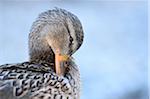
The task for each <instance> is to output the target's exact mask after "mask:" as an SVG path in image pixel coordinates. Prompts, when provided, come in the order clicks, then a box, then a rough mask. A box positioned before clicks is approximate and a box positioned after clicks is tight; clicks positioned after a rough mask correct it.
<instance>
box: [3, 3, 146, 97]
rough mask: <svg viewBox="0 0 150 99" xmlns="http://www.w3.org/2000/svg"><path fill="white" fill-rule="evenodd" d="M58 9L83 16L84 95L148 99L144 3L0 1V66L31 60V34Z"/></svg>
mask: <svg viewBox="0 0 150 99" xmlns="http://www.w3.org/2000/svg"><path fill="white" fill-rule="evenodd" d="M54 7H60V8H64V9H66V10H68V11H71V12H72V13H74V14H75V15H77V16H78V18H79V19H80V20H81V22H82V25H83V28H84V33H85V38H84V43H83V45H82V47H81V48H80V49H79V50H78V51H77V52H76V53H75V54H74V57H75V59H76V63H77V64H78V65H79V66H80V71H81V77H82V94H81V95H82V96H81V99H148V85H147V84H148V83H147V82H148V81H147V73H148V66H147V65H148V64H147V57H148V56H147V48H148V47H147V32H148V30H147V29H148V13H147V10H148V9H147V7H148V6H147V2H146V1H144V0H143V1H141V0H140V1H139V0H138V1H136V0H134V1H130V0H128V1H126V0H124V1H98V0H97V1H85V0H84V1H79V0H76V2H75V0H74V1H66V0H64V1H63V2H62V1H61V0H58V1H55V2H54V1H52V0H49V1H48V0H45V1H44V2H43V1H42V0H41V1H40V0H38V1H36V0H30V1H29V0H23V1H19V0H16V1H13V0H9V1H8V0H1V1H0V47H1V48H0V64H5V63H17V62H23V61H27V60H28V34H29V30H30V27H31V25H32V22H33V21H34V20H35V18H36V17H37V16H38V14H39V13H41V12H43V11H46V10H48V9H52V8H54Z"/></svg>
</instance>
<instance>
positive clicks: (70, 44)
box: [67, 26, 73, 55]
mask: <svg viewBox="0 0 150 99" xmlns="http://www.w3.org/2000/svg"><path fill="white" fill-rule="evenodd" d="M67 32H68V35H69V43H68V48H69V51H68V54H69V55H71V54H72V52H73V37H72V36H71V34H70V30H69V28H68V26H67Z"/></svg>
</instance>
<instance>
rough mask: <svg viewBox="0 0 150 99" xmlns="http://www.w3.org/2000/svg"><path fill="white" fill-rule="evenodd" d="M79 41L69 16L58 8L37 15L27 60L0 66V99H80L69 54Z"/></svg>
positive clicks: (75, 68) (76, 72)
mask: <svg viewBox="0 0 150 99" xmlns="http://www.w3.org/2000/svg"><path fill="white" fill-rule="evenodd" d="M83 38H84V33H83V27H82V24H81V22H80V20H79V19H78V17H77V16H76V15H74V14H73V13H71V12H69V11H67V10H65V9H61V8H54V9H51V10H48V11H45V12H42V13H40V14H39V15H38V17H37V18H36V20H35V21H34V22H33V24H32V26H31V29H30V33H29V40H28V46H29V61H27V62H22V63H16V64H4V65H1V66H0V99H80V87H81V84H80V83H81V81H80V72H79V67H78V65H76V63H75V62H74V58H73V56H72V55H73V54H74V53H75V52H76V51H77V50H78V49H79V48H80V47H81V45H82V43H83Z"/></svg>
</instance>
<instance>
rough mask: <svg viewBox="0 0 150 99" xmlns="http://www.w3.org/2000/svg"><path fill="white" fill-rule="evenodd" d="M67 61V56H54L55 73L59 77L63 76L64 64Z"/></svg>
mask: <svg viewBox="0 0 150 99" xmlns="http://www.w3.org/2000/svg"><path fill="white" fill-rule="evenodd" d="M68 59H69V56H68V55H60V54H59V53H56V54H55V71H56V74H58V75H59V76H61V75H63V74H64V68H65V67H64V62H65V61H67V60H68Z"/></svg>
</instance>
